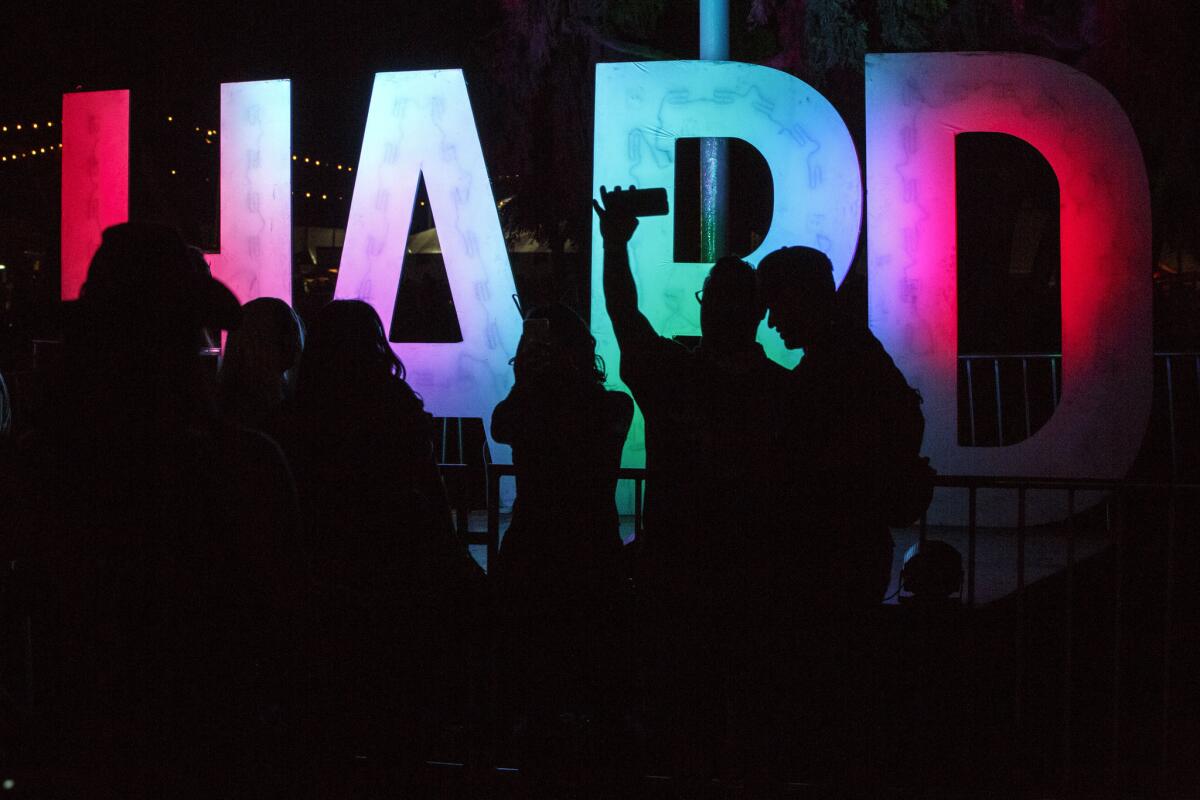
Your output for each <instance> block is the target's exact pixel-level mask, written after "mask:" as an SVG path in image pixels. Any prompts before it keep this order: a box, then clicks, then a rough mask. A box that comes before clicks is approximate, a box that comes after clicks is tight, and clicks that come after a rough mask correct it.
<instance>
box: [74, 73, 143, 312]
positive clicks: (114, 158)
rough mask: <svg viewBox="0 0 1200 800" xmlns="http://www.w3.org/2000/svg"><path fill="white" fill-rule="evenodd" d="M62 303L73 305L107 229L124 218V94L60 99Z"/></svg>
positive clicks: (126, 200)
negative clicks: (67, 302) (61, 100)
mask: <svg viewBox="0 0 1200 800" xmlns="http://www.w3.org/2000/svg"><path fill="white" fill-rule="evenodd" d="M62 137H63V150H62V298H63V300H74V299H76V298H78V297H79V290H80V289H82V288H83V283H84V281H85V280H86V279H87V269H88V265H89V264H90V263H92V254H93V253H95V252H96V248H97V247H99V246H100V235H101V234H102V233H103V232H104V229H105V228H107V227H108V226H109V225H116V224H117V223H119V222H124V221H125V220H126V219H128V217H129V92H128V91H126V90H124V89H120V90H116V91H111V92H75V93H73V94H64V95H63V111H62Z"/></svg>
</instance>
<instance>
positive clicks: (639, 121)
mask: <svg viewBox="0 0 1200 800" xmlns="http://www.w3.org/2000/svg"><path fill="white" fill-rule="evenodd" d="M689 137H713V138H738V139H743V140H745V141H746V142H749V143H750V144H751V145H753V146H754V147H755V148H757V149H758V151H759V152H760V153H761V154H762V156H763V158H764V159H765V160H766V162H767V164H768V166H769V167H770V169H771V177H772V180H773V183H774V216H773V218H772V220H771V225H770V228H769V229H768V231H767V234H766V236H765V237H764V239H763V241H762V243H761V245H760V246H759V247H758V249H757V250H755V251H754V252H753V253H751V254H750V255H749V256H748V257H747V259H748V260H749V261H751V262H752V263H757V261H758V259H760V258H761V257H762V256H764V255H766V254H767V253H769V252H771V251H772V250H776V249H778V248H780V247H784V246H786V245H794V244H804V245H809V246H811V247H817V248H819V249H821V250H823V251H825V252H826V253H828V254H829V257H830V260H832V261H833V268H834V273H835V274H834V278H835V279H836V280H837V282H839V283H840V282H841V280H842V278H843V277H845V275H846V272H847V271H848V270H849V268H850V262H851V261H852V260H853V258H854V251H855V248H856V246H857V243H858V233H859V227H860V225H861V219H862V175H861V173H860V171H859V166H858V155H857V154H856V152H855V149H854V142H853V140H852V139H851V138H850V132H849V131H848V130H847V129H846V124H845V123H844V122H843V121H842V118H841V116H839V115H838V113H837V110H836V109H834V107H833V106H832V105H830V103H829V101H827V100H826V99H825V98H824V97H822V96H821V94H820V93H818V92H817V91H816V90H815V89H813V88H812V87H811V86H809V85H808V84H806V83H804V82H803V81H801V80H799V79H798V78H795V77H793V76H791V75H788V74H787V73H785V72H780V71H779V70H774V69H770V68H769V67H761V66H756V65H753V64H739V63H736V62H714V61H654V62H643V63H626V64H598V65H596V131H595V145H594V146H595V161H594V162H593V164H594V166H593V171H594V184H595V185H594V186H593V188H592V192H593V196H595V197H599V196H600V186H601V185H606V186H610V187H611V186H613V185H626V184H635V185H637V186H665V187H666V188H667V194H668V196H674V191H675V141H676V140H677V139H680V138H689ZM674 230H675V226H674V216H673V213H672V214H668V215H667V216H662V217H646V218H643V219H642V220H641V223H640V225H639V227H638V231H637V234H636V235H635V236H634V237H633V240H632V241H631V242H630V243H629V260H630V265H631V267H632V268H633V274H634V279H635V280H636V281H637V285H638V300H639V304H640V307H641V310H642V313H644V314H645V315H646V318H647V319H648V320H650V323H651V324H652V325H653V326H654V328H655V330H657V331H658V332H659V333H660V334H661V335H663V336H677V335H691V336H696V335H699V333H700V308H699V305H698V304H697V303H696V301H695V298H694V293H695V291H696V290H697V289H699V288H700V287H701V286H702V285H703V282H704V276H705V275H706V274H707V272H708V268H709V267H710V266H711V265H710V264H678V263H675V261H674V257H673V255H674ZM602 262H603V244H602V242H601V239H600V231H599V227H598V223H597V227H596V228H594V229H593V232H592V333H593V334H594V335H595V336H596V342H597V350H598V352H599V353H600V354H601V355H602V356H603V357H604V359H605V361H606V363H607V364H608V366H609V378H610V380H612V381H614V382H617V381H618V380H619V378H618V369H617V367H618V365H619V363H620V353H619V351H618V349H617V344H616V339H615V337H614V335H613V330H612V322H611V321H610V320H609V318H608V314H607V312H606V311H605V308H604V290H603V287H602V283H601V278H602V269H601V264H602ZM759 339H760V340H761V341H762V343H763V346H764V347H765V348H766V350H767V354H768V355H769V356H771V357H772V358H774V359H775V360H776V361H779V362H780V363H783V364H786V365H789V366H790V365H793V364H795V363H796V361H797V358H798V354H796V353H793V352H789V351H788V350H786V349H785V348H784V346H783V342H782V341H781V340H780V339H779V336H778V335H776V334H775V332H774V331H771V330H769V329H768V328H767V327H766V323H765V322H764V324H763V327H762V329H761V330H760V332H759ZM643 430H644V429H643V423H642V418H641V413H640V412H639V413H638V414H637V416H636V418H635V420H634V425H633V427H632V428H631V430H630V436H629V441H628V442H627V445H626V450H625V463H626V465H632V466H640V465H641V464H642V463H644V458H645V444H644V432H643Z"/></svg>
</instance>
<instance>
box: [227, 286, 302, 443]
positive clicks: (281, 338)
mask: <svg viewBox="0 0 1200 800" xmlns="http://www.w3.org/2000/svg"><path fill="white" fill-rule="evenodd" d="M303 349H304V326H303V325H302V324H301V322H300V318H299V317H298V316H296V312H295V311H293V310H292V308H291V306H289V305H288V304H287V303H285V302H283V301H282V300H280V299H279V298H277V297H259V298H257V299H255V300H251V301H250V302H248V303H246V305H244V306H242V324H241V326H240V327H239V328H238V329H237V330H236V331H233V332H232V333H230V334H229V339H228V340H227V341H226V342H225V354H224V357H223V358H222V361H221V371H220V374H219V378H220V389H221V406H222V412H223V413H225V414H229V415H232V416H233V417H235V418H237V419H238V421H240V422H242V423H244V424H250V423H253V422H256V421H258V422H261V420H257V419H256V417H259V416H261V415H265V414H269V413H270V412H271V411H273V410H274V409H275V408H277V407H278V406H279V405H280V403H282V402H283V401H284V399H285V397H286V396H287V395H288V393H289V389H290V387H291V384H292V378H293V376H294V374H295V367H296V364H297V362H299V360H300V353H301V352H302V351H303Z"/></svg>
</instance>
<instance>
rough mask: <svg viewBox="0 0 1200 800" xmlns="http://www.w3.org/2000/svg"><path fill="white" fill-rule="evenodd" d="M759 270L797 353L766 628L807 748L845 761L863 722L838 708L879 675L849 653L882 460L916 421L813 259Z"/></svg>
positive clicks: (777, 257)
mask: <svg viewBox="0 0 1200 800" xmlns="http://www.w3.org/2000/svg"><path fill="white" fill-rule="evenodd" d="M758 273H759V279H760V282H761V285H762V289H763V295H764V298H765V299H766V303H767V309H768V318H767V320H768V324H769V325H770V326H771V327H772V328H774V329H775V330H777V331H778V332H779V334H780V336H781V337H782V338H783V341H784V344H786V345H787V346H788V347H789V348H792V349H796V348H803V350H804V357H803V359H801V361H800V363H799V365H797V367H796V368H795V370H794V372H793V374H792V378H793V386H792V387H791V389H790V391H789V394H788V402H787V406H786V414H785V418H784V419H785V421H784V425H783V427H782V429H781V431H780V434H781V435H780V439H781V444H782V445H783V451H784V454H785V456H784V461H783V463H782V464H781V470H780V473H779V475H778V476H777V485H778V486H779V491H780V495H781V497H780V502H779V508H780V510H781V513H782V515H783V518H784V519H785V520H787V521H788V522H789V524H790V525H791V526H792V530H791V531H790V535H789V536H785V537H783V538H781V545H782V546H781V548H780V550H779V553H778V555H777V561H776V563H777V567H778V571H777V574H776V580H777V585H778V586H780V587H781V592H780V594H781V597H783V598H786V599H785V600H784V602H782V603H781V606H780V609H781V612H782V613H781V615H780V617H779V619H778V622H777V625H778V627H779V630H780V632H781V635H782V636H783V637H784V638H785V640H786V638H787V637H788V636H789V635H790V633H791V632H792V631H795V632H796V633H797V634H798V635H799V639H798V640H794V641H792V643H791V644H792V646H794V647H797V648H798V650H795V651H794V652H792V653H791V659H792V661H791V663H792V664H794V668H795V670H796V672H795V674H796V676H797V681H796V682H795V683H794V684H793V685H796V686H798V687H799V688H800V689H801V691H804V692H806V693H807V694H808V697H807V699H806V701H805V702H808V703H809V706H808V708H807V709H806V710H803V711H801V712H799V713H798V715H797V716H798V718H807V721H806V722H805V723H804V724H805V725H806V727H807V731H806V735H807V736H808V737H810V739H811V740H814V741H812V742H810V744H815V746H817V747H820V746H822V745H824V746H828V745H829V743H830V742H834V741H839V742H840V744H839V745H838V747H839V748H840V749H841V750H842V752H841V753H840V754H839V755H841V756H842V757H844V758H850V756H849V754H850V753H852V752H853V750H852V749H847V748H852V747H854V746H856V742H857V741H858V738H859V734H860V733H861V731H862V730H863V729H862V728H861V727H859V728H857V732H856V729H855V726H861V725H862V724H865V722H864V721H863V719H862V718H861V717H860V716H857V714H859V713H861V712H862V711H863V706H862V704H861V703H859V705H858V712H855V713H851V712H850V711H848V710H847V709H848V708H853V707H855V703H857V702H858V701H859V700H861V698H862V697H863V695H864V692H865V686H866V684H867V683H868V677H869V674H868V672H867V670H870V669H877V668H879V667H878V665H877V664H874V663H873V661H874V659H877V658H878V654H864V653H862V652H861V648H859V647H857V644H858V643H860V642H861V637H860V635H859V634H860V633H861V631H862V630H864V629H863V628H862V627H861V626H860V624H859V623H860V622H861V620H862V612H863V611H864V610H867V609H869V608H871V607H872V606H875V605H878V604H879V603H880V602H881V601H882V600H883V597H884V594H885V593H886V590H887V587H888V582H889V580H890V577H891V564H892V548H893V543H892V537H891V532H890V531H889V530H888V524H887V520H888V518H889V511H890V509H889V492H890V490H891V489H892V488H893V487H892V486H891V484H893V483H894V480H893V476H892V475H891V474H890V473H889V469H890V464H891V463H892V462H891V459H890V457H889V453H891V452H893V448H894V446H895V442H894V440H895V438H896V437H897V436H900V435H904V434H905V433H906V426H905V425H904V424H903V422H904V421H907V418H906V417H904V415H905V414H906V413H908V412H910V411H911V412H912V413H915V414H917V415H918V417H919V414H920V412H919V398H918V397H917V396H916V394H915V392H914V391H913V390H912V389H910V388H909V386H908V384H907V382H906V381H905V379H904V376H903V375H902V374H901V373H900V371H899V370H898V369H897V368H896V366H895V364H894V363H893V362H892V359H891V357H890V356H889V355H888V354H887V353H886V352H885V351H884V349H883V347H882V345H880V343H879V341H878V340H877V339H876V338H875V337H874V335H872V334H871V332H870V330H869V329H868V328H867V327H866V325H865V323H864V322H863V321H861V320H856V319H854V318H853V317H851V316H850V315H849V314H847V313H845V312H844V311H843V310H842V309H840V308H839V307H838V303H837V295H836V292H835V289H834V283H833V269H832V265H831V264H830V261H829V259H828V257H826V256H825V254H824V253H822V252H820V251H819V250H815V249H813V248H809V247H786V248H782V249H780V250H776V251H775V252H773V253H770V254H768V255H767V256H766V257H765V258H763V260H762V261H761V262H760V263H759V267H758ZM916 435H917V437H918V439H919V436H920V433H919V432H918V433H917V434H916ZM918 446H919V442H917V443H913V444H912V447H913V448H914V452H915V448H916V447H918ZM784 649H785V651H787V650H789V649H790V647H787V646H786V645H785V648H784ZM856 650H858V652H857V654H856ZM785 660H786V659H785ZM801 676H803V677H801ZM827 725H832V726H834V729H836V730H840V731H841V734H840V739H839V738H838V736H835V735H833V734H832V733H831V731H830V730H827V729H826V728H825V727H823V726H827ZM838 726H841V727H840V728H838ZM801 749H802V750H806V751H809V750H811V749H812V748H811V747H803V748H801ZM867 766H868V765H866V764H863V763H860V760H859V759H855V758H850V761H849V762H847V764H846V767H845V768H846V769H847V770H849V777H851V778H853V777H855V776H861V775H862V774H863V770H864V769H865V768H866V767H867Z"/></svg>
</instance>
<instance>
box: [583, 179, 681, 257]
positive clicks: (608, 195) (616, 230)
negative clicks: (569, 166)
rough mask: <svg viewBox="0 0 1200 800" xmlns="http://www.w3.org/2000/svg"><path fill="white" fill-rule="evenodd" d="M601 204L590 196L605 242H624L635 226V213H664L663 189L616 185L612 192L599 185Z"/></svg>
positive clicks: (644, 214)
mask: <svg viewBox="0 0 1200 800" xmlns="http://www.w3.org/2000/svg"><path fill="white" fill-rule="evenodd" d="M600 200H601V201H603V203H604V205H600V203H599V202H597V201H596V200H592V207H593V208H594V209H596V215H597V216H599V217H600V235H601V236H603V237H604V243H605V244H606V245H614V244H615V245H618V246H622V247H623V246H624V245H625V244H626V243H627V242H628V241H629V239H630V237H632V236H633V232H634V231H635V230H637V226H638V220H637V218H638V217H648V216H659V215H662V214H666V213H667V190H666V189H662V188H659V189H637V188H635V187H633V186H630V187H629V188H628V189H621V188H620V187H619V186H618V187H616V188H614V189H613V190H612V191H611V192H610V191H608V190H607V189H605V187H603V186H601V187H600Z"/></svg>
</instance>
